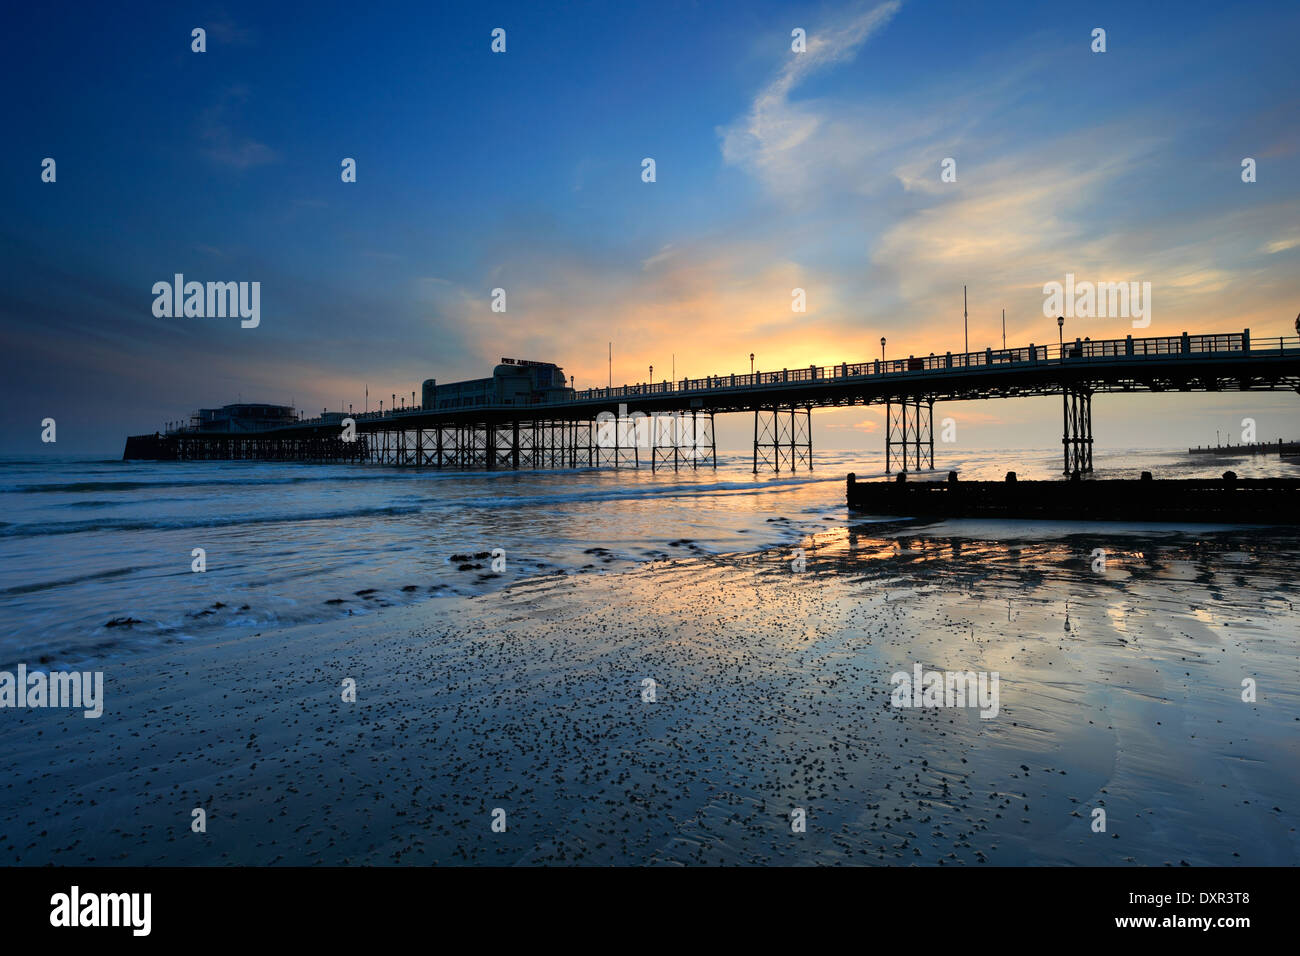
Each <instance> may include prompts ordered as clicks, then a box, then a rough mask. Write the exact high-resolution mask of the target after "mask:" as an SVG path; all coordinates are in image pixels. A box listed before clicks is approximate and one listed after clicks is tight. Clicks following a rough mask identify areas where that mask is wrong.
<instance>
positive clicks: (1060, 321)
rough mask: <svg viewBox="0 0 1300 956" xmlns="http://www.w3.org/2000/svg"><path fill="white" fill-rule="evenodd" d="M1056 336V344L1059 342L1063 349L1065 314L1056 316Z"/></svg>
mask: <svg viewBox="0 0 1300 956" xmlns="http://www.w3.org/2000/svg"><path fill="white" fill-rule="evenodd" d="M1056 338H1057V344H1059V345H1060V346H1061V348H1062V349H1064V348H1065V316H1063V315H1058V316H1057V317H1056Z"/></svg>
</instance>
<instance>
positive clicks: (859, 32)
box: [719, 0, 902, 192]
mask: <svg viewBox="0 0 1300 956" xmlns="http://www.w3.org/2000/svg"><path fill="white" fill-rule="evenodd" d="M901 5H902V4H901V3H900V2H898V0H890V2H888V3H882V4H880V5H879V6H876V7H872V8H871V9H868V10H863V9H861V8H859V9H858V10H857V11H855V12H854V13H853V14H851V15H850V16H849V17H847V18H846V19H844V20H843V21H841V22H840V23H838V24H834V25H829V26H826V27H823V28H821V29H817V30H813V31H811V32H810V33H809V35H808V49H807V52H805V53H793V52H792V53H791V54H790V58H789V60H788V61H787V62H786V64H785V66H783V67H782V68H781V70H780V71H779V72H778V74H777V76H776V78H775V79H773V80H772V82H771V83H769V84H768V85H767V86H766V87H764V88H763V90H762V91H760V92H759V94H758V95H757V96H756V97H755V99H754V101H753V104H752V105H751V107H750V110H749V113H748V115H747V116H746V117H744V118H743V119H742V120H740V121H738V122H736V123H733V124H732V125H731V126H729V127H726V128H724V129H721V130H719V132H720V134H721V136H722V154H723V157H724V159H725V160H726V161H727V162H728V163H733V164H736V165H741V166H745V167H747V168H750V169H752V170H753V171H754V172H755V173H756V174H757V175H758V176H759V177H760V178H761V179H763V180H764V181H765V182H766V183H767V184H768V185H769V186H770V187H772V188H773V190H774V191H776V192H786V191H789V190H790V189H791V187H793V186H795V185H797V184H798V183H800V182H801V181H802V180H803V179H804V176H803V174H802V170H801V167H802V147H804V146H805V145H806V144H807V143H808V142H809V141H810V140H811V139H812V137H813V136H814V135H816V134H817V133H818V131H819V130H821V129H822V127H823V126H824V120H823V118H822V117H821V116H820V115H819V114H818V113H817V112H816V111H815V110H814V109H813V108H812V107H811V106H809V105H805V104H800V103H792V102H791V101H790V94H791V93H792V92H793V91H794V90H795V88H796V87H797V86H798V85H799V84H800V83H802V82H803V81H804V80H805V79H807V78H808V77H809V76H811V75H813V74H814V73H817V72H819V71H821V70H825V69H827V68H828V67H831V66H833V65H835V64H837V63H842V62H845V61H847V60H851V59H853V57H854V56H855V55H856V54H857V52H858V49H859V48H860V47H861V46H862V45H863V44H864V43H865V42H866V41H867V39H868V38H869V37H871V36H872V34H874V33H876V32H877V31H879V30H880V29H881V28H883V27H884V26H885V25H886V24H887V23H888V22H889V21H890V19H892V18H893V16H894V14H895V13H897V12H898V9H899V7H900V6H901Z"/></svg>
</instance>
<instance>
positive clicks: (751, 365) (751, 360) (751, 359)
mask: <svg viewBox="0 0 1300 956" xmlns="http://www.w3.org/2000/svg"><path fill="white" fill-rule="evenodd" d="M749 374H750V375H753V374H754V353H753V352H750V353H749Z"/></svg>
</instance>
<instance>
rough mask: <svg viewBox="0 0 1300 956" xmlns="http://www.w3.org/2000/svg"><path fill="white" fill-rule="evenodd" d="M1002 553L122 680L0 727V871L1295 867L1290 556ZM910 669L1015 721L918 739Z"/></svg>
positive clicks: (589, 584) (1094, 540)
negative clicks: (993, 678)
mask: <svg viewBox="0 0 1300 956" xmlns="http://www.w3.org/2000/svg"><path fill="white" fill-rule="evenodd" d="M1008 528H1012V529H1014V526H997V527H988V526H976V525H973V524H972V525H968V526H966V527H965V530H963V526H961V525H959V524H955V523H954V524H948V525H942V526H937V527H934V526H932V527H930V528H928V529H927V528H925V527H921V526H907V525H901V526H881V525H875V526H872V525H860V526H858V527H857V529H856V530H845V529H839V530H834V531H828V532H827V533H825V534H822V535H819V536H818V537H817V538H816V539H815V540H812V541H809V542H807V543H806V545H805V547H806V548H807V569H806V570H805V571H802V572H796V571H793V570H792V569H791V566H790V563H789V558H790V555H789V553H788V552H777V551H769V552H764V553H760V554H753V555H730V556H724V557H720V558H719V557H709V556H706V555H701V554H691V555H684V556H682V557H679V558H678V557H675V558H670V559H665V560H660V561H656V562H653V563H651V564H648V565H645V566H643V567H641V568H637V569H634V570H628V571H623V572H617V573H596V572H591V573H585V574H564V575H550V576H547V577H541V578H534V579H531V580H527V581H522V582H520V583H519V584H517V585H514V586H512V587H509V588H507V589H505V590H503V591H501V592H499V593H495V594H488V595H481V596H478V597H472V598H445V599H437V600H432V601H428V602H425V603H422V604H419V605H414V606H408V607H392V608H386V609H383V610H381V611H379V612H377V613H375V614H371V615H367V616H365V617H358V618H356V619H349V620H346V621H343V622H336V623H331V624H329V625H319V624H316V625H310V626H302V627H297V628H289V629H281V630H277V631H274V632H270V631H266V632H262V633H261V634H258V635H254V636H248V637H244V638H241V639H238V640H231V641H227V642H225V643H221V644H215V645H209V646H199V645H197V644H190V645H184V646H172V647H168V648H165V649H162V650H160V651H159V652H158V653H157V654H154V655H150V656H140V657H134V658H131V659H127V660H123V661H120V662H116V663H114V664H112V665H111V666H110V667H109V668H107V670H106V672H105V694H106V703H105V714H104V716H103V717H102V718H101V719H99V720H87V719H84V718H83V717H81V716H80V712H73V713H69V712H66V711H56V710H8V711H5V712H0V721H2V723H0V742H2V743H3V746H2V747H0V768H3V772H4V776H3V779H4V784H3V786H2V787H0V859H2V860H3V861H4V862H5V863H7V864H26V865H38V864H45V863H55V864H83V863H90V864H100V865H111V864H172V865H192V864H358V863H365V864H418V865H424V864H433V863H437V864H464V863H479V864H496V865H512V864H548V863H549V864H569V863H581V864H701V863H703V864H751V863H778V864H875V865H879V864H893V865H912V864H920V865H1024V864H1037V865H1043V864H1046V865H1055V864H1140V865H1152V866H1156V865H1173V866H1178V865H1181V864H1189V865H1205V864H1228V865H1233V864H1241V865H1263V864H1273V865H1277V864H1281V865H1292V864H1294V863H1295V862H1296V861H1297V859H1300V840H1298V839H1297V830H1296V827H1297V822H1298V818H1300V813H1298V812H1297V810H1298V808H1300V760H1297V757H1298V756H1300V754H1298V753H1297V750H1300V744H1298V743H1297V742H1298V741H1300V649H1298V645H1297V630H1298V629H1297V623H1298V621H1300V608H1297V606H1296V605H1294V604H1292V603H1291V598H1292V596H1293V594H1294V580H1295V572H1296V568H1297V567H1300V556H1298V555H1297V547H1296V543H1295V540H1294V538H1293V537H1286V536H1284V535H1282V534H1280V533H1271V532H1266V531H1264V532H1261V531H1250V532H1241V531H1216V532H1204V533H1200V534H1183V535H1171V534H1168V533H1152V534H1142V535H1134V534H1119V533H1118V532H1109V531H1107V529H1106V528H1105V526H1097V527H1096V528H1095V529H1090V530H1089V531H1088V532H1087V533H1081V534H1076V535H1070V534H1065V535H1063V536H1056V537H1054V538H1053V539H1051V540H1042V539H1041V538H1038V539H1036V538H1035V536H1033V535H1031V534H1026V535H1024V536H1019V535H1017V534H1016V533H1015V532H1014V530H1012V531H1008ZM1067 530H1068V529H1067ZM1095 548H1104V549H1106V550H1107V569H1106V570H1105V571H1104V572H1103V573H1097V572H1094V571H1093V570H1092V567H1091V564H1090V560H1089V555H1090V554H1091V552H1092V551H1093V550H1094V549H1095ZM682 550H683V551H689V548H686V547H683V548H682ZM915 663H920V664H921V665H923V666H924V667H925V668H927V669H930V668H933V669H941V670H963V671H964V670H973V671H997V672H998V673H999V675H1000V712H999V714H998V716H997V717H996V718H994V719H990V720H984V719H981V718H980V717H979V716H978V713H977V712H976V711H974V710H970V709H919V710H918V709H897V708H894V707H893V706H891V694H890V692H891V684H890V675H891V674H893V673H894V672H895V671H900V670H901V671H908V670H911V668H912V666H913V664H915ZM1246 677H1251V678H1254V679H1255V680H1256V681H1257V682H1258V701H1257V702H1256V703H1244V702H1242V700H1241V681H1242V679H1243V678H1246ZM345 678H352V679H355V681H356V683H357V701H356V702H355V703H345V702H343V701H342V700H341V693H340V691H341V684H342V682H343V680H344V679H345ZM646 678H650V679H653V680H654V681H655V684H656V687H655V698H656V699H655V701H654V702H653V703H648V702H645V701H643V700H642V690H643V684H642V682H643V680H644V679H646ZM196 807H202V808H204V809H205V811H206V813H207V832H206V833H193V832H191V829H190V822H191V811H192V810H193V809H194V808H196ZM1096 807H1104V808H1105V810H1106V813H1107V817H1108V819H1107V829H1106V832H1104V833H1094V832H1092V828H1091V823H1092V820H1091V812H1092V810H1093V809H1094V808H1096ZM495 808H501V809H503V810H504V811H505V823H506V829H505V832H493V829H492V822H493V810H494V809H495ZM795 808H803V809H804V810H805V811H806V814H807V830H806V832H804V833H795V832H792V829H791V811H792V810H793V809H795Z"/></svg>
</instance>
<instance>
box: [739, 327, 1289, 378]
mask: <svg viewBox="0 0 1300 956" xmlns="http://www.w3.org/2000/svg"><path fill="white" fill-rule="evenodd" d="M1297 321H1300V320H1297ZM749 374H750V375H753V374H754V353H753V352H750V353H749Z"/></svg>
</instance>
